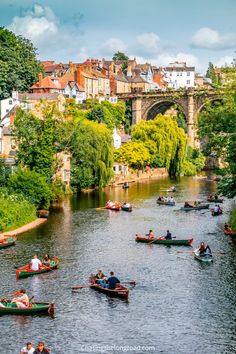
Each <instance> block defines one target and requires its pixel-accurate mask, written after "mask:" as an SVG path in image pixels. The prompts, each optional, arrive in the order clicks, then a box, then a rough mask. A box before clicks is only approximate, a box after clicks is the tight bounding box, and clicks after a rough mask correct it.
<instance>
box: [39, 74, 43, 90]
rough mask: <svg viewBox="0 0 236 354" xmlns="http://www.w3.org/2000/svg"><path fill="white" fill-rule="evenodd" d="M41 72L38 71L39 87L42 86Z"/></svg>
mask: <svg viewBox="0 0 236 354" xmlns="http://www.w3.org/2000/svg"><path fill="white" fill-rule="evenodd" d="M42 81H43V74H42V73H39V87H42Z"/></svg>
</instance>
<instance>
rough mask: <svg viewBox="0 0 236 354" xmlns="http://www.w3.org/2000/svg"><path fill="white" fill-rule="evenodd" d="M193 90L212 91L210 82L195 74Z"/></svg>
mask: <svg viewBox="0 0 236 354" xmlns="http://www.w3.org/2000/svg"><path fill="white" fill-rule="evenodd" d="M195 88H196V89H206V90H212V89H213V86H212V82H211V79H209V78H207V77H205V76H204V75H202V74H199V73H196V74H195Z"/></svg>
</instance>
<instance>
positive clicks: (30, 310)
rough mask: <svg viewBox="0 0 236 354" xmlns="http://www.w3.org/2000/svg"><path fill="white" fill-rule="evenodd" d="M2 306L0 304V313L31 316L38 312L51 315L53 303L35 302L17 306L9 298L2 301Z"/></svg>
mask: <svg viewBox="0 0 236 354" xmlns="http://www.w3.org/2000/svg"><path fill="white" fill-rule="evenodd" d="M1 304H2V306H4V307H2V306H0V315H23V316H31V315H38V314H48V315H53V313H54V303H48V302H35V303H32V304H31V305H30V306H29V307H25V308H18V307H17V306H16V303H14V302H11V301H9V300H7V301H4V300H3V301H2V302H1Z"/></svg>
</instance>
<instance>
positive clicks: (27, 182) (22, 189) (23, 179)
mask: <svg viewBox="0 0 236 354" xmlns="http://www.w3.org/2000/svg"><path fill="white" fill-rule="evenodd" d="M8 187H9V189H10V191H12V192H15V193H18V194H22V195H23V196H24V197H25V198H26V199H27V200H28V201H29V202H30V203H33V204H34V205H35V206H36V207H37V208H38V209H48V208H49V205H50V201H51V197H52V193H51V190H50V186H49V185H48V183H47V180H46V177H45V176H42V175H40V174H39V173H37V172H35V171H29V170H19V171H18V172H17V173H15V174H14V175H13V176H11V177H10V179H9V182H8Z"/></svg>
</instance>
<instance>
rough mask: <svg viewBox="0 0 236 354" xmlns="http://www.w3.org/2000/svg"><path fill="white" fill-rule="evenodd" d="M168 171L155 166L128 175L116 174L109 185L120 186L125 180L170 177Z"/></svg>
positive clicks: (130, 181) (135, 180)
mask: <svg viewBox="0 0 236 354" xmlns="http://www.w3.org/2000/svg"><path fill="white" fill-rule="evenodd" d="M168 176H169V175H168V171H167V169H166V168H154V169H151V168H150V169H148V170H146V171H142V170H140V171H137V172H129V173H128V174H127V175H124V174H120V175H116V176H115V177H114V179H113V181H112V182H110V183H109V186H119V185H121V184H123V183H124V182H128V183H132V182H138V181H140V180H146V179H162V178H166V177H168Z"/></svg>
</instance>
